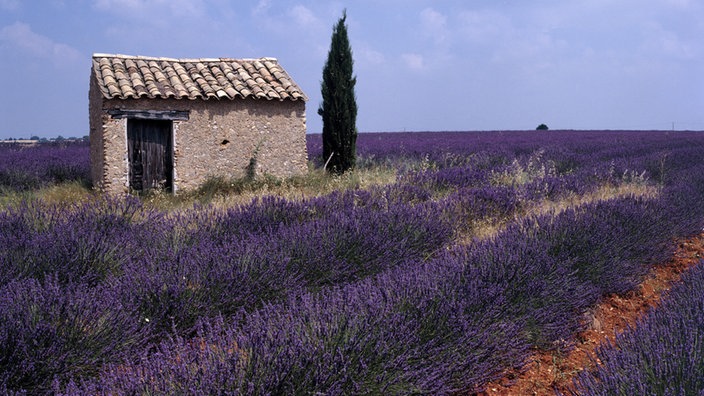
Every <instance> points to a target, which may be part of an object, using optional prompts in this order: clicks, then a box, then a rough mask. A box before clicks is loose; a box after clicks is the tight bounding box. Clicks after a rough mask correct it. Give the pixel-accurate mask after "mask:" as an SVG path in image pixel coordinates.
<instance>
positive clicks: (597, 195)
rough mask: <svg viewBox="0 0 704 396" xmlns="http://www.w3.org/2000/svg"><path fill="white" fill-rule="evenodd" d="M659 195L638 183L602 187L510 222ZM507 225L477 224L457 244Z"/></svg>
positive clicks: (539, 206)
mask: <svg viewBox="0 0 704 396" xmlns="http://www.w3.org/2000/svg"><path fill="white" fill-rule="evenodd" d="M659 193H660V188H659V187H656V186H652V185H646V184H643V183H640V182H634V183H626V184H622V185H619V186H613V185H604V186H601V187H599V188H598V189H596V190H595V191H593V192H590V193H587V194H584V195H571V196H569V197H567V198H565V199H561V200H558V201H550V200H546V201H542V202H539V203H537V204H535V205H533V206H531V207H529V208H528V210H526V211H523V212H521V213H520V214H517V215H516V216H515V217H514V218H513V219H512V220H511V221H513V220H518V219H520V218H528V217H536V216H541V215H546V214H552V215H553V216H557V215H558V214H560V213H562V212H564V211H566V210H568V209H574V208H576V207H579V206H581V205H585V204H589V203H594V202H601V201H608V200H612V199H618V198H623V197H627V196H636V197H651V198H655V197H657V195H658V194H659ZM507 223H508V220H506V221H501V222H498V223H497V222H495V221H493V222H492V221H488V222H485V223H477V224H475V226H474V227H473V232H472V234H471V235H461V236H460V237H459V238H458V243H468V242H470V241H471V240H472V239H473V238H477V239H489V238H492V237H494V236H496V235H497V234H498V233H499V232H501V230H502V229H503V228H504V227H505V225H506V224H507Z"/></svg>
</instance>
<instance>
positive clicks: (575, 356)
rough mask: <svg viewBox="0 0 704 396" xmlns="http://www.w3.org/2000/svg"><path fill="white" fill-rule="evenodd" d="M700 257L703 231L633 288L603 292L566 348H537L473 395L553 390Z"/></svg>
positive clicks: (566, 383) (567, 381)
mask: <svg viewBox="0 0 704 396" xmlns="http://www.w3.org/2000/svg"><path fill="white" fill-rule="evenodd" d="M702 257H704V234H701V235H698V236H696V237H693V238H687V239H684V240H682V241H680V242H679V245H678V248H677V250H676V252H675V254H674V255H673V257H672V258H671V259H670V260H669V261H667V262H666V263H663V264H661V265H656V266H655V267H653V269H652V270H651V271H650V273H649V274H648V276H647V277H646V278H645V280H644V281H643V283H641V284H640V285H639V286H638V287H637V288H636V289H635V290H634V291H631V292H628V293H626V294H625V295H620V296H619V295H608V296H606V297H605V298H604V299H603V300H602V302H601V303H600V304H599V305H598V306H597V307H596V308H595V309H594V310H593V311H592V312H591V313H590V314H589V315H588V316H587V317H586V318H585V321H587V326H588V329H587V330H585V331H583V332H581V333H579V334H577V336H576V338H575V340H574V343H575V344H574V347H573V348H572V349H570V350H569V351H566V352H560V351H549V352H545V351H538V352H536V353H535V354H534V355H533V356H532V357H531V358H530V361H529V363H528V364H527V365H526V367H525V368H524V370H523V371H522V372H509V373H506V375H505V376H504V378H502V379H501V380H499V381H496V382H492V383H489V384H488V385H487V387H486V390H485V391H484V392H482V393H479V394H475V395H477V396H497V395H501V396H504V395H554V394H555V390H556V389H557V390H560V391H562V392H564V391H566V390H567V388H568V387H569V386H570V385H571V384H572V378H573V377H574V376H575V374H577V373H578V372H580V371H582V370H584V369H591V368H593V367H594V363H593V362H594V360H596V349H597V347H598V346H599V345H601V344H602V343H604V342H605V341H606V340H611V341H613V340H614V338H615V335H616V334H618V333H621V332H623V331H624V330H625V329H626V327H627V326H628V325H630V326H633V325H634V324H635V323H636V321H637V320H638V319H639V318H640V317H642V316H643V314H644V313H645V312H646V311H647V310H648V309H649V308H650V307H655V306H657V305H658V303H659V302H660V299H661V296H662V294H663V292H665V291H667V290H668V289H669V288H670V287H671V286H672V284H673V283H675V282H677V281H678V280H679V279H680V277H681V276H682V274H683V273H684V272H685V271H687V270H688V269H690V268H691V267H693V266H694V265H696V264H697V263H699V262H700V261H701V259H702Z"/></svg>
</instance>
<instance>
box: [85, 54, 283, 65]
mask: <svg viewBox="0 0 704 396" xmlns="http://www.w3.org/2000/svg"><path fill="white" fill-rule="evenodd" d="M93 58H118V59H133V60H158V61H168V62H222V61H242V62H253V61H269V62H277V63H278V59H277V58H275V57H271V56H262V57H259V58H230V57H222V58H170V57H161V56H144V55H125V54H107V53H101V52H96V53H94V54H93Z"/></svg>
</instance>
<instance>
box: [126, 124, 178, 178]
mask: <svg viewBox="0 0 704 396" xmlns="http://www.w3.org/2000/svg"><path fill="white" fill-rule="evenodd" d="M171 142H172V122H171V121H165V120H142V119H128V120H127V153H128V157H129V167H130V175H129V177H130V189H131V190H133V191H138V192H141V191H147V190H151V189H163V190H168V191H171V189H172V183H173V163H174V161H173V148H172V144H171Z"/></svg>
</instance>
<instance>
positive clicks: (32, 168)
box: [0, 142, 90, 194]
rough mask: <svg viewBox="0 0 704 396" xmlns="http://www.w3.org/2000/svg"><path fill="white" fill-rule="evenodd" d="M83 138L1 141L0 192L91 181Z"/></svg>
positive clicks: (86, 149) (87, 151) (86, 145)
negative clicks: (27, 142)
mask: <svg viewBox="0 0 704 396" xmlns="http://www.w3.org/2000/svg"><path fill="white" fill-rule="evenodd" d="M88 155H89V149H88V144H87V143H86V142H63V143H40V144H37V145H36V146H24V145H20V144H12V143H4V144H2V145H0V194H1V193H3V191H28V190H32V189H36V188H41V187H47V186H51V185H54V184H58V183H63V182H67V181H75V182H79V183H81V184H84V185H89V184H90V164H89V159H88Z"/></svg>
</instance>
